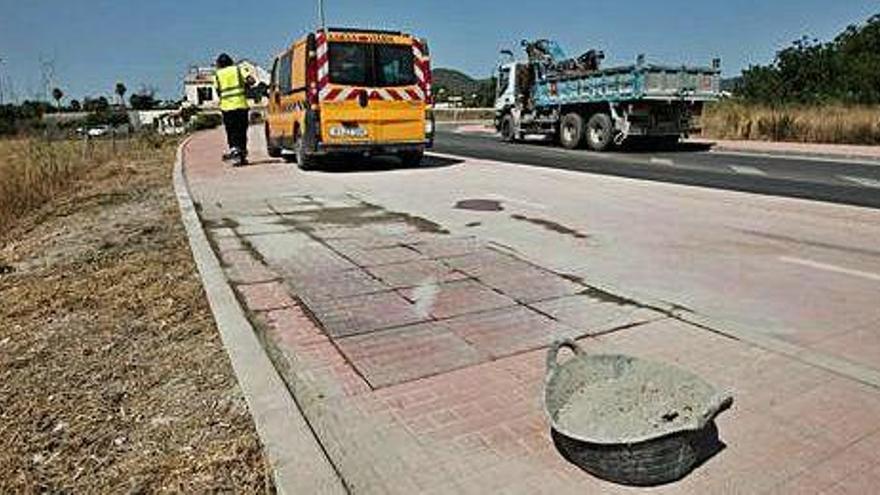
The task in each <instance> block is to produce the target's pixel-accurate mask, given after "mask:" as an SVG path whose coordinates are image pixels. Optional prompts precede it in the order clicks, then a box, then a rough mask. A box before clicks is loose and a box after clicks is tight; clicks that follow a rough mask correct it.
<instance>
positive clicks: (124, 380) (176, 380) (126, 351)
mask: <svg viewBox="0 0 880 495" xmlns="http://www.w3.org/2000/svg"><path fill="white" fill-rule="evenodd" d="M129 144H130V147H129V148H127V149H125V148H120V149H119V153H118V155H117V156H116V157H115V158H113V157H111V156H110V155H112V153H111V151H112V149H111V148H110V147H108V148H107V149H103V150H102V149H98V150H96V151H95V155H93V156H94V158H92V159H90V160H85V161H80V159H79V158H77V156H74V155H77V152H78V151H81V150H77V149H76V146H75V144H72V143H53V144H51V145H48V144H46V143H34V142H27V141H18V142H14V143H4V144H3V146H5V147H6V148H5V149H6V150H10V149H12V150H13V151H14V152H15V153H21V154H22V156H23V157H24V159H25V160H26V162H27V164H28V166H22V165H20V164H16V163H13V162H11V161H9V160H8V159H7V160H5V161H4V163H3V167H4V169H3V171H2V175H0V177H2V179H3V181H4V187H6V189H5V191H13V193H15V194H16V198H17V200H16V202H8V200H7V198H5V197H4V198H3V200H4V201H6V202H7V203H6V204H13V205H16V208H19V209H21V208H25V207H26V205H28V204H30V205H31V207H30V208H29V209H27V210H26V211H24V212H23V213H21V214H19V215H17V216H15V218H14V219H13V220H12V221H9V222H8V224H7V225H6V226H5V227H4V228H2V229H0V445H2V446H3V448H2V449H0V493H47V492H48V493H155V492H176V493H179V492H182V493H217V492H220V493H259V492H267V491H271V490H272V487H271V481H270V478H269V476H268V470H267V469H268V468H267V465H266V463H265V461H264V459H263V456H262V450H261V447H260V443H259V440H258V437H257V435H256V432H255V431H254V427H253V423H252V420H251V417H250V414H249V413H248V409H247V405H246V403H245V401H244V397H243V396H242V394H241V391H240V390H239V388H238V384H237V381H236V379H235V375H234V373H233V371H232V368H231V365H230V363H229V360H228V358H227V356H226V352H225V350H224V348H223V345H222V342H221V341H220V337H219V335H218V333H217V330H216V328H215V326H214V322H213V319H212V317H211V312H210V308H209V307H208V304H207V301H206V300H205V297H204V293H203V292H202V286H201V281H200V279H199V277H198V274H197V273H196V270H195V266H194V264H193V260H192V255H191V253H190V251H189V246H188V244H187V241H186V234H185V232H184V230H183V226H182V225H181V222H180V212H179V209H178V207H177V203H176V199H175V196H174V192H173V190H172V187H171V166H172V163H173V159H174V152H175V146H174V142H173V141H167V142H163V143H158V144H159V146H158V147H153V146H150V145H149V143H137V142H132V143H129ZM103 145H104V143H101V145H100V146H103ZM107 145H108V146H112V145H110V143H107ZM44 146H45V147H44ZM105 152H106V153H107V154H106V155H102V154H101V153H105ZM139 154H141V156H140V157H139V158H138V157H137V155H139ZM64 157H67V158H68V159H69V161H68V162H65V161H64V159H63V158H64ZM6 167H9V168H6ZM9 170H13V171H14V175H7V173H8V171H9ZM10 185H14V186H16V187H26V185H27V186H28V187H31V188H33V190H28V191H24V192H16V190H15V188H14V187H13V188H10ZM39 198H44V199H42V200H41V199H39ZM28 201H31V202H34V201H35V202H36V203H28Z"/></svg>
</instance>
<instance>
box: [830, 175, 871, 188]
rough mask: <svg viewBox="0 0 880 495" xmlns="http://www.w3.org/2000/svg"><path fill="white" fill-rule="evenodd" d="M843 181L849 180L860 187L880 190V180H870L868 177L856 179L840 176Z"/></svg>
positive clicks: (850, 176)
mask: <svg viewBox="0 0 880 495" xmlns="http://www.w3.org/2000/svg"><path fill="white" fill-rule="evenodd" d="M838 177H840V178H841V179H843V180H848V181H850V182H855V183H856V184H858V185H860V186H865V187H873V188H876V189H880V180H877V179H868V178H867V177H854V176H852V175H838Z"/></svg>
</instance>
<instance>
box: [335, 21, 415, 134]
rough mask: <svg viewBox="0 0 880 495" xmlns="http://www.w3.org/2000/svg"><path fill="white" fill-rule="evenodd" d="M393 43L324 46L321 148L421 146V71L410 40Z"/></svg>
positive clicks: (398, 39)
mask: <svg viewBox="0 0 880 495" xmlns="http://www.w3.org/2000/svg"><path fill="white" fill-rule="evenodd" d="M393 40H394V41H383V42H381V43H376V42H370V43H364V42H358V41H330V42H329V43H328V45H329V46H328V49H327V52H328V63H327V65H328V76H329V77H328V80H327V85H326V86H325V87H324V88H322V90H321V123H322V124H321V125H322V129H321V130H322V136H323V138H324V142H325V143H326V144H383V143H405V142H421V141H425V108H426V106H427V100H428V95H427V94H426V89H425V88H426V85H424V84H422V83H421V81H424V78H425V77H426V76H425V74H424V73H425V72H426V70H427V69H422V68H421V66H420V60H419V59H420V57H419V55H418V54H417V51H416V50H414V47H413V42H412V38H409V37H393ZM421 58H422V59H424V58H425V57H421Z"/></svg>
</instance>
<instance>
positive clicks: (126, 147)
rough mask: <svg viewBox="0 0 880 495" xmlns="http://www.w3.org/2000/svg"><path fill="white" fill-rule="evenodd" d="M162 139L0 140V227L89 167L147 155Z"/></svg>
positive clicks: (61, 187)
mask: <svg viewBox="0 0 880 495" xmlns="http://www.w3.org/2000/svg"><path fill="white" fill-rule="evenodd" d="M163 143H164V141H163V140H162V139H161V138H158V137H149V138H148V137H135V138H129V139H119V140H116V141H112V140H106V139H105V140H91V141H88V142H86V141H81V140H68V139H56V140H48V139H46V138H42V137H33V138H23V139H5V140H0V157H2V158H3V159H2V160H0V227H2V226H3V225H5V224H6V223H8V222H9V221H10V220H12V219H14V218H16V217H18V216H20V215H22V214H23V213H25V212H27V211H28V210H30V209H31V208H33V207H35V206H38V205H41V204H43V203H44V202H45V201H46V200H48V199H49V198H51V197H52V196H53V195H54V194H55V193H56V192H58V191H61V190H63V189H64V188H65V187H67V186H68V185H69V184H70V182H71V181H72V180H73V179H75V178H76V177H78V176H79V175H80V174H82V173H83V172H85V171H87V170H88V169H89V168H91V167H100V166H102V165H104V164H106V163H108V162H109V161H111V160H116V161H120V162H124V161H126V160H139V159H142V158H144V157H148V156H150V155H151V154H152V153H154V152H155V150H156V149H159V148H161V147H162V146H163Z"/></svg>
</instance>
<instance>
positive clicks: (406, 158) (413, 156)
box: [400, 151, 425, 168]
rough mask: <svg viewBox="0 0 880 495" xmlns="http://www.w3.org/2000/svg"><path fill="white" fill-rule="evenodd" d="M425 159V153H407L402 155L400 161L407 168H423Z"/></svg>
mask: <svg viewBox="0 0 880 495" xmlns="http://www.w3.org/2000/svg"><path fill="white" fill-rule="evenodd" d="M424 158H425V152H424V151H405V152H403V153H401V154H400V161H401V162H403V166H404V167H407V168H411V167H412V168H415V167H419V166H421V165H422V160H423V159H424Z"/></svg>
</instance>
